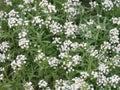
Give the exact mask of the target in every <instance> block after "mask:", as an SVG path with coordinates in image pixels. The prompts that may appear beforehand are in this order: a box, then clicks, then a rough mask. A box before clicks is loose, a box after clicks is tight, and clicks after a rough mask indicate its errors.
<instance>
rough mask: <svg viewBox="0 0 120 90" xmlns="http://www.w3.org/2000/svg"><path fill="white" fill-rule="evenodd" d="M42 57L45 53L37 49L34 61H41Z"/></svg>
mask: <svg viewBox="0 0 120 90" xmlns="http://www.w3.org/2000/svg"><path fill="white" fill-rule="evenodd" d="M44 57H45V54H44V53H43V52H42V51H41V50H38V54H37V55H36V56H35V59H34V62H36V61H40V62H41V61H43V60H44Z"/></svg>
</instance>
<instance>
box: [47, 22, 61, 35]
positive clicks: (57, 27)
mask: <svg viewBox="0 0 120 90" xmlns="http://www.w3.org/2000/svg"><path fill="white" fill-rule="evenodd" d="M49 27H50V32H51V33H53V34H54V35H55V34H59V33H62V31H63V30H62V25H61V24H59V23H58V22H55V21H52V22H51V24H50V25H49Z"/></svg>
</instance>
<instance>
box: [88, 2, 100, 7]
mask: <svg viewBox="0 0 120 90" xmlns="http://www.w3.org/2000/svg"><path fill="white" fill-rule="evenodd" d="M89 4H90V6H91V8H95V7H96V6H98V3H97V2H96V1H94V2H89Z"/></svg>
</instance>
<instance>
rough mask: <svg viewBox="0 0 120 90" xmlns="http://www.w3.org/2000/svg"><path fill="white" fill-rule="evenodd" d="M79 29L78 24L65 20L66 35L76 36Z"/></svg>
mask: <svg viewBox="0 0 120 90" xmlns="http://www.w3.org/2000/svg"><path fill="white" fill-rule="evenodd" d="M77 30H78V28H77V25H75V24H73V22H65V25H64V33H65V35H66V37H70V36H72V37H73V38H75V37H76V36H75V33H76V32H77Z"/></svg>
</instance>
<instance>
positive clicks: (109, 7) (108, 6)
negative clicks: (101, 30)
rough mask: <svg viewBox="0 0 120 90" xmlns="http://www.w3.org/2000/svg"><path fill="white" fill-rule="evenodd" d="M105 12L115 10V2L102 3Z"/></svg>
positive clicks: (108, 0) (105, 0)
mask: <svg viewBox="0 0 120 90" xmlns="http://www.w3.org/2000/svg"><path fill="white" fill-rule="evenodd" d="M102 5H103V10H105V11H110V10H111V9H112V8H113V2H112V1H111V0H104V2H102Z"/></svg>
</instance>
